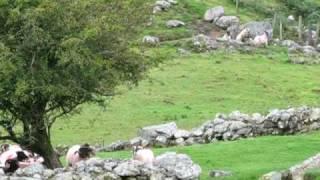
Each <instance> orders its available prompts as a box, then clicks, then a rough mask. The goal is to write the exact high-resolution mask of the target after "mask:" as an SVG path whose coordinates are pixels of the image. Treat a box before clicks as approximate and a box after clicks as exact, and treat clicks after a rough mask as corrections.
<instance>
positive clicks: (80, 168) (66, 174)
mask: <svg viewBox="0 0 320 180" xmlns="http://www.w3.org/2000/svg"><path fill="white" fill-rule="evenodd" d="M200 174H201V168H200V166H199V165H197V164H194V163H193V161H192V160H191V159H190V158H189V157H188V156H187V155H185V154H176V153H173V152H169V153H165V154H162V155H160V156H158V157H156V159H155V162H154V165H147V164H144V163H142V162H140V161H135V160H116V159H108V160H103V159H96V158H92V159H89V160H87V161H81V162H79V163H78V164H77V165H76V167H74V168H60V169H55V170H50V169H46V168H45V167H44V166H43V165H41V164H36V165H33V166H30V167H27V168H23V169H19V170H17V171H16V172H15V173H14V174H13V175H12V176H7V175H5V174H3V172H2V173H0V180H44V179H50V180H197V179H199V177H200Z"/></svg>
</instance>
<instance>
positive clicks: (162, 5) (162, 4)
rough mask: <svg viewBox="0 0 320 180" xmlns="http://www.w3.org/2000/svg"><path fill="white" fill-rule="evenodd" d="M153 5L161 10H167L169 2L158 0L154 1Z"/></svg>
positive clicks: (169, 5)
mask: <svg viewBox="0 0 320 180" xmlns="http://www.w3.org/2000/svg"><path fill="white" fill-rule="evenodd" d="M155 6H158V7H160V8H161V9H162V10H167V9H169V8H170V7H171V4H170V2H168V1H165V0H158V1H156V3H155Z"/></svg>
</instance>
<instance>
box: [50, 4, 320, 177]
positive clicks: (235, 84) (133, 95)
mask: <svg viewBox="0 0 320 180" xmlns="http://www.w3.org/2000/svg"><path fill="white" fill-rule="evenodd" d="M244 1H246V2H249V1H252V0H244ZM259 2H260V1H259ZM315 2H316V1H315ZM261 3H263V4H264V5H265V6H266V8H267V9H269V10H270V9H271V10H272V9H274V8H277V7H279V6H281V2H280V0H262V1H261ZM319 3H320V1H319ZM218 5H222V6H224V7H225V11H226V14H227V15H236V9H235V4H233V3H232V0H181V1H179V5H177V6H174V7H173V8H171V9H170V10H168V11H167V12H163V13H159V14H157V15H156V16H154V17H153V25H152V26H150V27H149V28H146V29H144V31H143V33H142V34H141V36H143V35H153V36H157V37H159V38H160V39H161V41H163V42H162V43H161V44H160V45H159V46H156V47H146V52H147V53H148V55H149V56H151V57H152V58H154V59H155V61H156V59H158V58H160V59H163V60H164V61H163V62H162V63H161V64H159V65H158V66H157V67H155V68H153V69H151V70H150V72H148V76H147V77H146V78H145V79H144V80H143V81H141V82H140V84H139V86H138V87H134V88H132V89H130V90H128V89H127V88H125V87H120V88H119V91H120V92H121V94H120V95H117V96H115V97H114V98H113V99H112V100H111V101H110V102H109V104H108V106H107V107H106V108H102V107H99V106H97V105H93V104H84V105H83V106H82V107H81V111H80V113H79V114H75V115H72V116H68V117H65V118H62V119H59V120H58V121H57V123H56V124H55V125H54V127H53V131H52V141H53V143H54V144H55V145H57V144H78V143H83V142H89V143H91V144H94V143H105V144H108V143H111V142H113V141H116V140H119V139H121V140H128V139H131V138H133V137H135V136H136V132H137V131H138V130H139V128H141V127H144V126H148V125H154V124H161V123H166V122H171V121H175V122H176V123H177V124H178V126H179V127H180V128H184V129H192V128H193V127H197V126H199V125H201V124H202V123H203V122H205V121H206V120H209V119H212V118H213V117H214V116H215V114H216V113H230V112H231V111H234V110H240V111H242V112H245V113H254V112H261V113H267V111H268V110H270V109H273V108H287V107H290V106H302V105H309V106H318V105H319V102H320V81H319V77H320V66H319V65H313V66H310V65H293V64H289V63H288V62H287V61H288V53H287V49H283V48H280V47H276V46H270V47H268V48H267V49H259V50H257V51H256V52H252V53H245V52H232V53H231V52H229V51H216V52H212V53H202V54H195V53H191V54H190V55H187V56H182V55H179V54H178V53H177V52H176V51H177V48H179V43H182V42H181V40H182V39H185V38H190V37H192V35H193V34H194V33H195V29H194V25H195V24H197V22H198V21H199V20H200V19H202V17H203V14H204V12H205V11H206V10H207V9H208V8H210V7H214V6H218ZM239 12H240V13H239V17H240V19H241V22H243V23H244V22H248V21H252V20H262V19H265V18H268V17H265V14H262V13H259V12H256V11H254V8H252V7H250V8H245V7H241V8H240V11H239ZM170 19H177V20H182V21H184V22H185V23H186V26H185V27H181V28H177V29H168V28H166V26H165V23H166V21H167V20H170ZM154 150H155V152H156V153H157V154H160V153H163V152H166V151H175V152H179V153H186V154H188V155H190V156H191V157H192V159H193V160H194V161H195V162H196V163H198V164H200V165H201V167H202V170H203V174H202V177H201V179H204V180H206V179H209V177H208V173H209V171H210V170H212V169H222V170H230V171H232V172H233V174H234V176H232V177H231V178H226V179H227V180H228V179H232V180H251V179H252V180H253V179H258V177H260V176H261V175H262V174H264V173H267V172H270V171H273V170H282V169H286V168H288V167H290V166H292V165H294V164H296V163H298V162H301V161H303V160H305V159H306V158H308V157H310V156H312V155H315V154H317V153H318V152H319V151H320V133H319V132H314V133H309V134H304V135H296V136H283V137H278V136H271V137H259V138H256V139H244V140H240V141H236V142H219V143H215V144H207V145H194V146H188V147H173V148H163V149H154ZM99 156H100V157H103V158H110V157H113V158H130V156H131V152H125V151H124V152H114V153H101V154H99Z"/></svg>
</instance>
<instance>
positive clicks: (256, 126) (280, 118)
mask: <svg viewBox="0 0 320 180" xmlns="http://www.w3.org/2000/svg"><path fill="white" fill-rule="evenodd" d="M319 128H320V108H312V107H298V108H289V109H275V110H272V111H270V112H269V113H268V114H266V115H262V114H260V113H254V114H244V113H241V112H239V111H234V112H232V113H230V114H228V115H226V114H217V115H216V117H215V118H214V119H213V120H209V121H207V122H205V123H204V124H203V125H201V126H200V127H197V128H195V129H193V130H191V131H187V130H182V129H178V127H177V125H176V124H175V123H174V122H171V123H167V124H162V125H155V126H149V127H144V128H142V129H141V130H140V131H139V133H138V137H136V138H133V139H131V140H130V141H118V142H114V143H112V144H110V145H109V146H106V147H100V148H98V151H117V150H124V149H130V148H131V147H132V146H136V145H142V146H151V147H168V146H185V145H192V144H203V143H213V142H216V141H234V140H238V139H241V138H249V137H257V136H266V135H293V134H296V133H303V132H309V131H314V130H318V129H319Z"/></svg>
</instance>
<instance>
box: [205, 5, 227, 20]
mask: <svg viewBox="0 0 320 180" xmlns="http://www.w3.org/2000/svg"><path fill="white" fill-rule="evenodd" d="M223 15H224V8H223V7H222V6H217V7H214V8H211V9H208V10H207V11H206V13H205V14H204V20H205V21H216V20H217V19H218V18H220V17H221V16H223Z"/></svg>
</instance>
